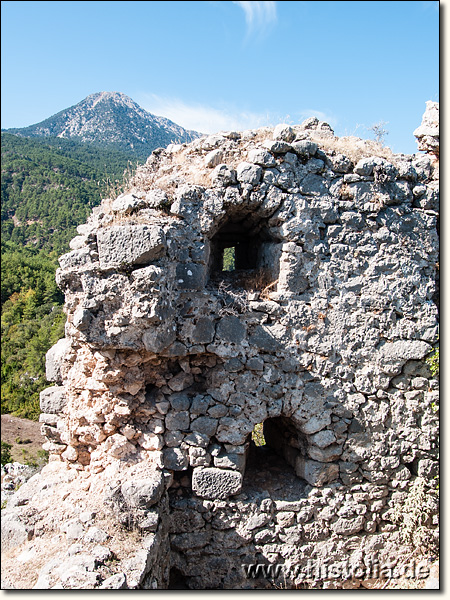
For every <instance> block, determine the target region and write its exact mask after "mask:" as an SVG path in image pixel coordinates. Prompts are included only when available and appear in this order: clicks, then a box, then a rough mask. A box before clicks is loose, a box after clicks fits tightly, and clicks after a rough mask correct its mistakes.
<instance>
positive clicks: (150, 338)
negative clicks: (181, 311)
mask: <svg viewBox="0 0 450 600" xmlns="http://www.w3.org/2000/svg"><path fill="white" fill-rule="evenodd" d="M175 337H176V334H175V331H174V330H173V328H171V327H163V326H160V327H151V328H148V329H147V330H146V331H145V333H144V335H143V336H142V342H143V344H144V347H145V349H146V350H148V351H149V352H154V353H155V354H158V353H159V352H162V351H163V350H165V349H166V348H167V347H168V346H170V344H172V342H174V341H175Z"/></svg>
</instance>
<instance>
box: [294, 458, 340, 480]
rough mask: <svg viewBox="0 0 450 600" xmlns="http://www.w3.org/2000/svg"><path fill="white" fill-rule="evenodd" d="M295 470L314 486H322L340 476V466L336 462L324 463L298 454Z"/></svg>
mask: <svg viewBox="0 0 450 600" xmlns="http://www.w3.org/2000/svg"><path fill="white" fill-rule="evenodd" d="M295 472H296V474H297V476H298V477H301V478H302V479H305V480H306V481H307V482H308V483H309V484H311V485H313V486H314V487H321V486H323V485H325V484H327V483H330V482H332V481H334V480H335V479H337V478H338V476H339V466H338V465H337V464H334V463H322V462H317V461H315V460H310V459H305V458H303V457H302V456H297V458H296V461H295Z"/></svg>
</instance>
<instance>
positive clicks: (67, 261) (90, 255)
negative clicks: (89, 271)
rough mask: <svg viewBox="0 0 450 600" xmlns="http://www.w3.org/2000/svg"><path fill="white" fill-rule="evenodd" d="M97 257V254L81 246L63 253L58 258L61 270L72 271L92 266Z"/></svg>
mask: <svg viewBox="0 0 450 600" xmlns="http://www.w3.org/2000/svg"><path fill="white" fill-rule="evenodd" d="M97 258H98V256H97V254H96V253H95V252H93V251H92V250H91V249H90V248H88V247H83V248H80V249H79V250H72V251H71V252H68V253H67V254H63V256H61V257H60V258H59V259H58V260H59V264H60V266H61V269H62V270H63V271H74V270H77V269H85V268H86V267H90V266H92V265H93V263H94V262H95V261H96V260H97Z"/></svg>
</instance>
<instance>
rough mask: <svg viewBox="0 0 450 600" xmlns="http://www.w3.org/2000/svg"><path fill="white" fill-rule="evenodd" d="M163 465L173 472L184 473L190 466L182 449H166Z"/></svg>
mask: <svg viewBox="0 0 450 600" xmlns="http://www.w3.org/2000/svg"><path fill="white" fill-rule="evenodd" d="M163 463H164V467H165V468H166V469H170V470H171V471H184V470H185V469H187V468H188V466H189V460H188V457H187V455H186V453H185V452H183V450H181V449H180V448H165V449H164V450H163Z"/></svg>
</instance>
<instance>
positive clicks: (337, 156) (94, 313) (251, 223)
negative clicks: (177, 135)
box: [40, 107, 438, 589]
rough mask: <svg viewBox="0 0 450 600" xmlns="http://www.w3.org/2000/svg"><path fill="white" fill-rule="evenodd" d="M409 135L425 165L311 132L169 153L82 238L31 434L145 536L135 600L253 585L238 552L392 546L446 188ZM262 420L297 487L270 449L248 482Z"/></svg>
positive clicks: (419, 388) (429, 460) (431, 307)
mask: <svg viewBox="0 0 450 600" xmlns="http://www.w3.org/2000/svg"><path fill="white" fill-rule="evenodd" d="M428 109H430V107H428ZM434 110H435V109H434V107H433V111H434ZM427 127H428V126H427ZM433 131H434V129H433ZM422 134H423V135H425V136H426V140H427V141H426V144H427V152H433V155H432V156H430V154H425V155H421V154H416V155H412V156H407V155H393V154H392V153H390V152H389V151H387V149H381V148H379V147H378V146H376V145H374V143H370V142H366V143H365V142H362V141H361V140H360V141H357V140H355V139H354V138H341V139H339V138H336V137H335V136H334V134H333V131H332V130H331V128H330V127H329V125H327V124H326V123H323V122H320V121H318V120H317V119H315V118H312V119H308V120H307V121H305V122H304V123H303V124H302V125H299V126H292V127H291V126H288V125H279V126H277V127H276V128H274V129H269V128H263V129H260V130H256V131H247V132H243V133H238V132H226V133H220V134H217V135H212V136H208V137H204V138H200V139H198V140H195V141H194V142H192V143H190V144H183V145H171V146H169V147H168V148H167V149H165V150H164V149H160V150H157V151H155V152H153V154H152V155H151V156H150V158H149V159H148V161H147V163H146V164H145V165H144V166H142V167H140V168H139V169H138V171H137V173H136V175H135V177H134V180H133V185H132V187H131V189H130V190H129V191H128V192H127V193H125V194H122V195H121V196H119V197H118V198H116V199H114V200H111V199H107V200H104V201H103V202H102V204H101V206H99V207H98V208H96V209H94V210H93V213H92V215H91V217H90V218H89V220H88V222H87V223H86V224H85V225H82V226H80V227H78V232H79V236H78V237H76V238H74V240H72V242H71V252H69V253H68V254H66V255H64V256H63V257H61V259H60V265H61V268H60V269H59V270H58V272H57V282H58V285H59V286H60V287H61V289H62V290H63V291H64V293H65V297H66V304H65V310H66V312H67V317H68V319H67V325H66V337H65V338H64V339H63V340H60V341H59V342H58V344H56V345H55V346H54V347H53V348H52V349H51V350H50V351H49V353H48V355H47V378H48V379H49V381H52V382H54V383H55V384H56V385H54V386H52V387H50V388H48V389H47V390H45V391H44V392H42V394H41V411H42V414H41V417H40V420H41V422H42V429H43V433H44V434H45V435H46V437H47V440H48V441H47V443H46V445H45V446H44V448H45V449H47V450H48V451H49V452H50V454H51V457H52V462H51V464H52V465H59V468H60V469H63V471H64V469H68V472H70V473H72V474H73V477H76V476H77V477H79V478H85V480H86V481H92V482H95V481H96V480H97V481H101V482H103V484H102V485H103V486H104V487H103V488H102V490H103V492H102V493H103V496H104V497H103V505H104V510H106V512H107V513H108V511H109V513H108V514H110V515H111V518H112V519H115V520H116V521H117V522H118V523H121V525H122V526H123V527H134V528H136V529H137V530H138V531H140V532H141V533H142V532H144V533H145V532H150V533H148V535H152V536H154V537H153V538H152V539H153V540H157V541H154V542H153V543H154V544H156V546H158V550H157V554H158V553H159V555H160V557H164V558H161V559H160V561H159V563H158V561H156V562H154V561H155V560H156V559H154V555H153V554H152V553H151V552H150V551H147V550H148V549H147V550H145V548H144V549H143V550H142V552H143V555H146V552H147V555H148V556H150V555H151V556H152V557H153V558H152V559H151V560H150V559H149V560H148V561H147V562H145V560H144V563H145V567H144V568H143V571H142V573H141V575H140V576H139V578H138V579H139V582H138V583H136V581H137V579H136V578H135V579H134V580H133V578H131V579H132V580H133V581H134V583H133V584H130V583H129V582H128V584H127V585H131V587H133V586H134V587H139V586H141V587H147V588H150V587H152V586H154V585H156V586H157V588H158V589H159V588H164V587H167V585H169V580H168V575H167V573H168V570H169V568H170V567H176V569H177V570H178V572H179V573H181V574H182V575H183V576H184V577H187V578H188V579H189V586H190V587H192V588H194V589H206V588H207V587H208V586H212V588H213V589H216V588H221V587H223V588H227V589H233V586H237V588H239V587H243V588H244V589H246V587H247V586H249V587H258V585H259V584H258V583H257V582H256V583H255V581H249V580H248V579H246V578H245V576H244V574H243V572H242V568H241V564H243V563H244V564H246V563H248V562H252V557H253V558H255V557H259V558H261V557H263V559H264V560H267V561H269V562H277V561H278V562H280V561H282V562H285V563H286V564H287V563H289V564H291V563H292V564H294V563H301V562H302V561H305V560H307V559H309V558H311V557H319V558H320V557H322V558H323V559H325V558H326V559H327V560H332V559H334V560H337V559H338V558H339V559H340V558H342V557H345V556H350V555H352V553H354V551H355V548H356V545H359V546H360V547H361V548H364V549H365V551H367V552H370V551H372V552H373V551H380V552H385V553H387V554H389V552H390V550H391V549H392V547H396V546H397V547H398V546H399V544H400V537H399V536H400V534H399V527H398V524H396V523H394V521H393V517H392V512H391V509H392V508H393V506H394V505H395V504H396V503H397V504H398V503H399V502H402V501H404V500H405V499H406V497H407V495H408V490H409V489H410V487H411V486H412V485H413V482H414V481H415V480H416V479H417V478H422V479H423V480H424V481H425V482H426V485H427V486H429V489H430V490H433V488H434V487H435V485H436V484H435V479H434V478H435V476H436V475H437V467H438V450H437V435H438V415H437V413H436V410H435V407H436V405H437V402H438V382H437V380H436V379H434V378H433V377H432V375H431V373H430V370H429V367H428V365H427V363H426V362H425V359H426V357H427V356H429V355H430V353H431V352H432V351H433V347H434V345H435V343H436V342H437V339H438V319H437V308H436V305H435V301H436V297H437V290H436V263H437V262H438V237H437V231H436V223H437V217H438V180H437V173H438V170H437V163H436V159H435V155H436V146H435V145H433V149H432V150H430V147H431V146H430V143H431V142H430V139H431V138H432V137H433V136H432V135H431V133H430V132H429V131H428V129H427V131H426V132H425V131H422V132H421V136H422ZM430 136H431V137H430ZM421 139H424V138H422V137H421ZM433 139H434V138H433ZM424 143H425V142H424ZM374 151H375V152H376V154H374ZM227 249H232V252H233V256H234V259H233V260H234V269H233V270H231V271H226V270H224V254H225V251H226V250H227ZM258 424H263V427H264V436H265V439H266V442H267V447H268V448H271V449H272V450H273V451H274V452H275V453H277V454H278V455H279V456H280V457H281V458H282V459H283V460H284V461H285V464H286V467H285V468H286V469H287V470H288V472H289V473H290V475H289V476H288V475H286V473H284V472H283V470H279V468H278V467H276V468H275V467H274V468H275V470H274V471H273V472H271V473H272V475H271V477H270V478H269V477H268V473H269V470H268V465H269V463H270V460H272V459H271V458H270V457H271V456H272V455H271V454H270V451H269V450H268V449H267V448H266V449H265V450H263V452H264V451H266V452H269V454H267V455H265V454H263V455H261V459H257V460H256V463H257V464H258V469H256V470H255V468H254V466H253V467H252V468H250V467H249V465H250V464H253V463H254V461H255V452H257V450H255V447H254V444H253V443H252V441H251V436H252V431H253V430H254V427H255V425H258ZM252 461H253V462H252ZM140 469H143V472H145V474H144V475H143V476H142V477H138V478H137V479H136V478H133V477H132V475H131V474H132V473H133V472H134V470H136V472H138V471H139V470H140ZM277 469H278V470H277ZM289 469H290V470H289ZM64 472H65V471H64ZM118 473H119V474H120V475H118ZM149 473H152V475H149ZM250 473H252V475H251V481H250V480H249V477H250ZM258 477H260V480H259V479H258ZM289 477H292V478H293V479H292V481H291V480H290V479H289ZM274 478H275V479H277V478H278V480H279V486H278V488H277V487H274V481H273V479H274ZM288 480H289V482H288ZM256 481H259V486H261V487H259V488H258V486H257V485H256V484H255V482H256ZM284 484H285V486H284V487H283V485H284ZM108 486H109V487H108ZM246 486H247V487H246ZM93 487H95V486H93ZM105 490H106V491H105ZM108 490H109V491H108ZM246 490H247V492H246ZM270 490H271V491H270ZM292 490H295V494H297V495H296V496H295V497H294V498H292V497H291V496H290V494H291V492H292V493H294V492H293V491H292ZM291 495H292V494H291ZM155 498H157V500H155V501H154V502H153V500H154V499H155ZM433 511H434V512H436V511H435V509H434V508H433V510H432V512H433ZM427 525H428V526H429V527H430V529H431V530H433V529H434V528H435V526H436V518H435V517H432V516H430V518H429V521H428V522H427ZM356 542H357V543H356ZM156 546H153V547H156ZM259 558H255V562H258V560H259ZM147 563H148V564H147ZM150 563H151V566H150ZM157 563H158V564H157ZM219 563H220V564H219ZM124 573H125V571H120V573H119V572H117V573H115V574H114V576H116V575H117V577H116V579H117V582H119V579H120V582H119V583H120V585H125V583H124V579H123V577H125V578H126V577H127V576H126V574H125V575H124ZM111 576H112V575H111ZM129 579H130V575H128V580H129ZM114 581H115V580H114ZM117 582H116V584H117V585H119V583H117ZM155 582H156V583H155ZM50 584H51V583H49V584H48V585H50ZM91 584H92V585H90V586H91V587H96V586H97V587H98V586H99V585H105V583H104V580H103V584H101V583H100V579H97V580H96V581H95V582H94V580H93V579H92V582H91ZM54 585H58V584H54ZM111 585H112V584H111ZM63 586H65V587H70V585H69V584H67V582H65V583H63ZM237 588H234V589H237Z"/></svg>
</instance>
